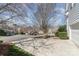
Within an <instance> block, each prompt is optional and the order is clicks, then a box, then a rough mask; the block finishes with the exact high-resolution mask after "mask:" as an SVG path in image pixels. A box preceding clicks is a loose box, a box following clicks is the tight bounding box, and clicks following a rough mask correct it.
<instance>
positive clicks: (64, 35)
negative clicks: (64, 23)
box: [56, 32, 68, 39]
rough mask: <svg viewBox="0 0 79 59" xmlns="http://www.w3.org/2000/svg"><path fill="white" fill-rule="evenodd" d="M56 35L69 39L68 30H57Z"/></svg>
mask: <svg viewBox="0 0 79 59" xmlns="http://www.w3.org/2000/svg"><path fill="white" fill-rule="evenodd" d="M56 36H58V37H59V38H60V39H68V36H67V32H57V33H56Z"/></svg>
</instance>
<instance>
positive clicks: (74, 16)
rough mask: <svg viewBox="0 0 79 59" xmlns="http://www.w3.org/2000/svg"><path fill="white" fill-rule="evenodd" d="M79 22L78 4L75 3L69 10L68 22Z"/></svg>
mask: <svg viewBox="0 0 79 59" xmlns="http://www.w3.org/2000/svg"><path fill="white" fill-rule="evenodd" d="M77 22H79V4H75V6H74V7H72V9H71V10H70V11H69V24H70V25H72V24H74V23H77Z"/></svg>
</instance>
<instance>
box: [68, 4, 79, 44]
mask: <svg viewBox="0 0 79 59" xmlns="http://www.w3.org/2000/svg"><path fill="white" fill-rule="evenodd" d="M69 7H71V8H70V9H69V10H68V12H69V13H68V17H67V30H68V34H69V38H70V40H72V41H73V42H74V43H76V44H77V45H79V4H78V3H77V4H71V5H69Z"/></svg>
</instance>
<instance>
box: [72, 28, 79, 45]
mask: <svg viewBox="0 0 79 59" xmlns="http://www.w3.org/2000/svg"><path fill="white" fill-rule="evenodd" d="M71 40H72V41H73V42H74V43H76V44H77V45H78V46H79V30H75V29H71Z"/></svg>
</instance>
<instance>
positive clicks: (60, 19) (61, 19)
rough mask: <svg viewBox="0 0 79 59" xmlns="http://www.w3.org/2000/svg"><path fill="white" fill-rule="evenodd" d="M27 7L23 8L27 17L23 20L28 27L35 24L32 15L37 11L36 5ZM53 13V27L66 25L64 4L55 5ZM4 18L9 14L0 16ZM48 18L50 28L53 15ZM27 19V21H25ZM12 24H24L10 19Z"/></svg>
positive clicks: (34, 18)
mask: <svg viewBox="0 0 79 59" xmlns="http://www.w3.org/2000/svg"><path fill="white" fill-rule="evenodd" d="M28 7H29V8H28ZM28 7H24V9H25V10H24V11H25V12H26V13H27V16H28V18H27V17H25V18H24V20H25V21H26V23H27V24H28V26H32V25H34V22H36V17H35V16H34V13H35V12H36V11H37V5H36V4H28ZM54 11H55V17H56V22H55V23H54V25H55V26H58V25H64V24H66V20H65V16H64V14H65V4H64V3H56V6H55V8H54ZM3 15H4V16H5V18H8V17H9V15H10V13H7V12H5V13H3V14H1V15H0V16H1V17H2V16H3ZM50 16H52V17H51V19H49V22H48V23H49V24H50V25H51V26H52V25H53V24H52V23H53V21H54V19H53V14H51V15H50ZM26 19H27V20H26ZM11 20H12V21H13V22H14V23H16V24H24V22H22V21H21V20H16V18H14V19H11Z"/></svg>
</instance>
